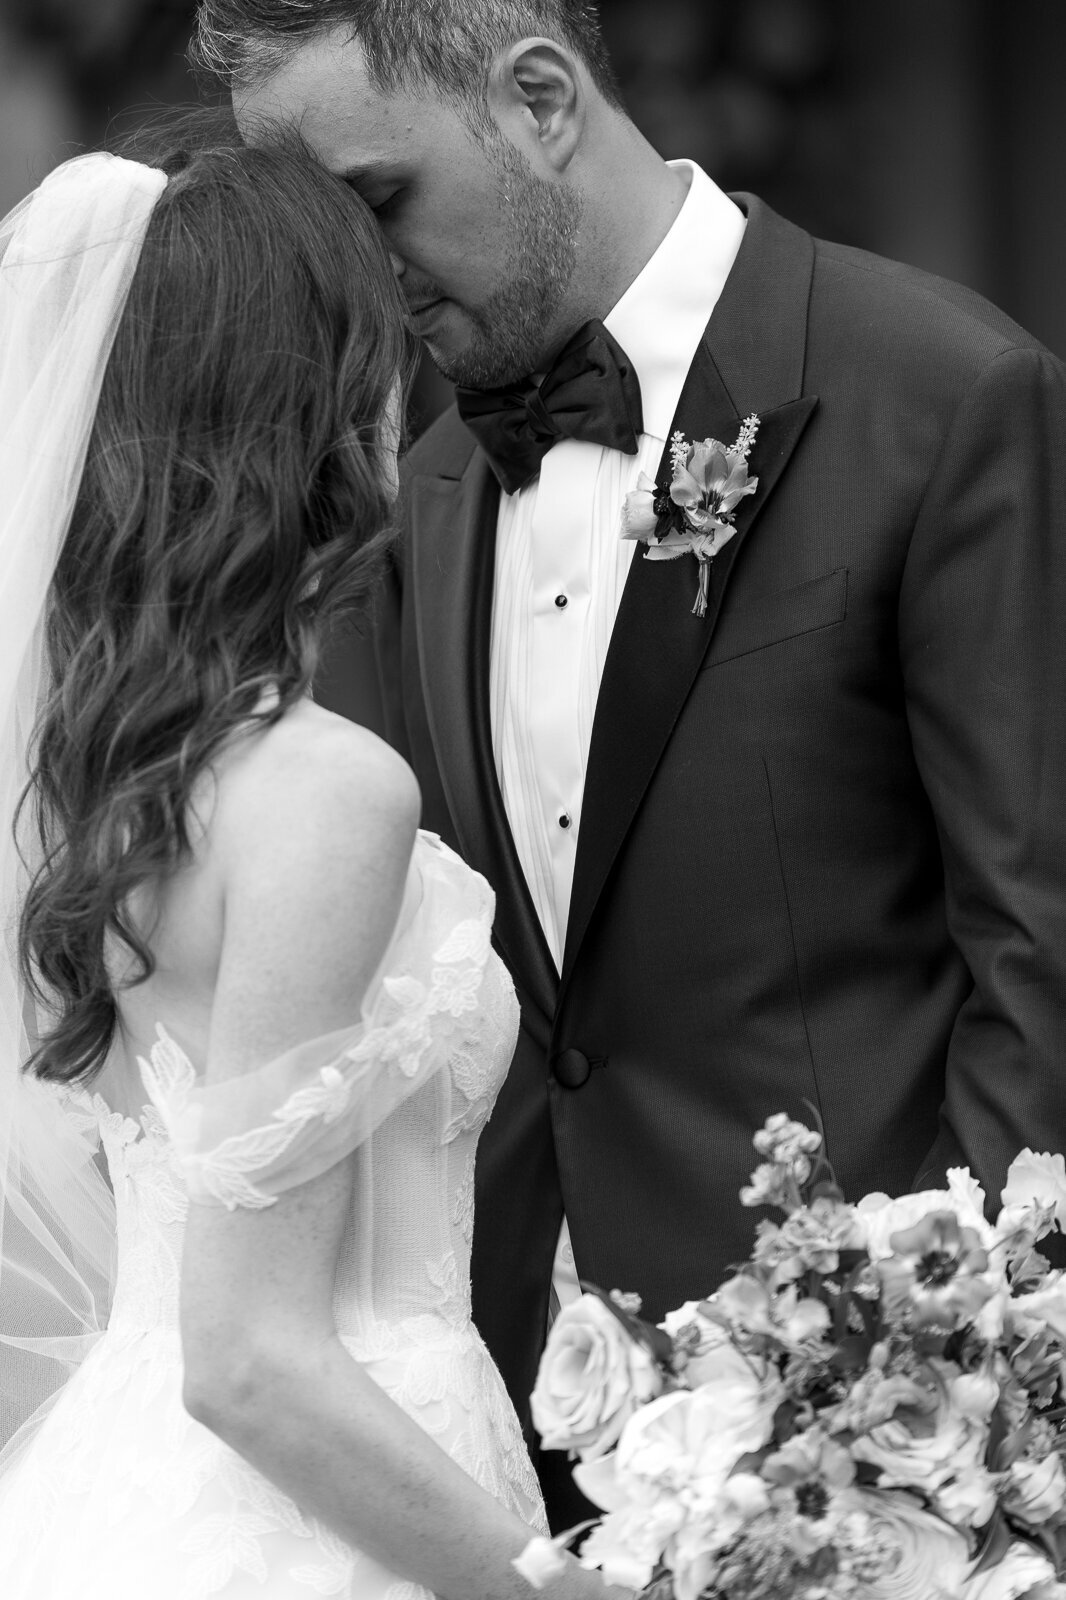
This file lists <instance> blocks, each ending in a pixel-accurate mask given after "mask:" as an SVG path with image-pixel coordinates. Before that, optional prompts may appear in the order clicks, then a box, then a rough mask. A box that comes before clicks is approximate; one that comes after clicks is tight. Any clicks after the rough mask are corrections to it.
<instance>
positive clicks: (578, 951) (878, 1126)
mask: <svg viewBox="0 0 1066 1600" xmlns="http://www.w3.org/2000/svg"><path fill="white" fill-rule="evenodd" d="M202 22H203V30H204V31H203V41H204V44H203V48H204V51H205V54H206V57H207V59H208V61H209V63H210V64H213V65H214V66H215V68H216V70H221V71H223V72H226V73H228V74H229V77H230V81H231V82H232V83H233V84H234V97H235V105H236V108H237V113H238V118H239V120H240V121H241V124H242V127H244V129H245V131H246V132H248V134H249V136H251V137H255V136H256V128H257V127H258V125H259V123H260V121H261V120H262V119H266V120H267V121H268V122H273V121H277V120H285V121H292V120H295V121H296V122H297V123H298V125H299V127H300V128H301V130H302V133H303V136H304V138H305V139H306V140H307V142H308V144H309V145H310V147H311V149H312V150H313V151H314V152H315V154H316V155H317V157H318V158H319V159H320V160H321V161H322V162H324V163H325V164H326V165H327V166H328V167H329V168H330V169H331V170H333V171H334V172H336V173H337V174H338V176H340V177H343V178H344V180H345V181H346V182H348V183H350V184H352V185H353V186H354V187H355V188H356V189H357V190H358V191H359V192H360V193H361V194H362V195H364V196H365V198H366V200H367V201H368V203H369V204H370V205H371V206H372V207H373V208H374V209H375V211H376V212H377V214H378V216H379V218H380V222H381V227H382V229H383V231H384V234H385V237H386V239H387V241H388V244H389V247H390V249H391V251H392V253H393V258H394V262H395V267H396V271H397V273H398V274H399V276H400V281H401V283H402V286H403V288H404V291H405V293H406V296H407V299H408V302H409V304H410V307H411V315H412V320H413V322H414V325H415V327H416V328H417V330H418V332H419V334H420V335H421V336H422V338H423V340H424V341H425V343H426V346H427V348H428V350H429V352H430V354H431V355H432V357H433V359H434V361H435V362H436V363H437V365H438V366H439V367H440V369H441V370H442V371H443V372H444V373H446V374H447V375H448V376H449V377H451V378H453V379H454V380H456V381H457V383H458V384H459V385H460V386H461V388H460V400H461V414H460V413H459V412H457V411H455V410H451V411H449V412H448V413H447V414H446V415H445V416H444V417H442V418H441V419H440V420H439V421H438V422H437V423H436V424H435V425H434V426H433V427H432V428H431V429H430V430H429V432H428V433H427V434H426V435H425V436H424V437H423V438H422V439H421V440H419V442H418V444H417V445H416V446H415V448H414V449H413V450H412V451H411V453H410V455H409V457H408V460H407V490H406V513H405V515H406V541H405V543H404V545H403V548H402V551H401V554H400V557H399V562H398V567H397V571H396V573H395V582H394V585H393V588H392V590H391V591H390V594H389V596H388V605H387V607H386V611H387V615H386V616H385V617H384V619H383V623H382V629H381V641H380V646H381V661H382V667H383V684H384V692H385V694H386V697H387V701H388V706H389V715H390V735H391V737H392V738H393V739H394V740H395V742H396V743H397V745H398V746H399V747H400V748H401V749H402V750H403V751H404V752H405V754H407V755H408V757H409V758H410V760H411V762H412V763H413V765H414V768H415V771H416V773H417V775H418V778H419V780H420V782H421V785H422V792H423V797H424V803H425V814H426V822H427V825H428V826H429V827H431V828H434V829H437V830H439V831H440V832H441V833H442V834H444V835H445V837H446V838H447V839H448V840H449V841H451V842H452V843H453V844H455V845H456V846H457V847H458V848H459V849H460V850H461V851H462V853H463V854H464V855H465V856H466V858H467V859H468V860H469V861H470V862H471V863H472V865H474V866H475V867H477V868H478V869H479V870H480V871H482V872H483V873H484V874H485V876H486V877H487V878H488V879H489V881H490V882H491V883H492V885H493V886H494V888H495V890H496V893H497V896H498V911H497V937H498V941H499V946H500V949H501V951H502V953H503V955H504V956H505V958H506V960H507V961H508V963H509V965H510V967H511V970H512V972H513V974H514V977H515V982H516V984H517V986H518V990H519V994H520V996H521V1000H522V1008H523V1028H522V1034H521V1038H520V1041H519V1045H518V1050H517V1053H516V1056H515V1059H514V1064H513V1067H512V1069H511V1072H510V1075H509V1078H508V1080H507V1083H506V1085H505V1087H504V1090H503V1092H502V1094H501V1097H500V1101H499V1104H498V1106H497V1109H496V1112H495V1115H494V1117H493V1119H492V1122H491V1123H490V1125H489V1128H488V1130H487V1132H486V1135H485V1138H484V1140H483V1145H482V1151H481V1157H480V1165H479V1191H478V1211H477V1227H476V1237H475V1311H476V1315H477V1319H478V1322H479V1324H480V1326H481V1328H482V1330H483V1332H484V1334H485V1336H486V1338H487V1340H488V1342H489V1345H490V1347H491V1349H492V1351H493V1354H494V1355H495V1357H496V1359H497V1360H498V1362H499V1364H500V1365H501V1367H502V1368H503V1371H504V1373H505V1375H506V1377H507V1380H508V1383H509V1385H510V1388H511V1391H512V1394H513V1396H514V1398H515V1401H516V1403H517V1405H518V1406H519V1408H520V1411H521V1412H522V1413H523V1414H525V1413H526V1397H527V1395H528V1393H529V1391H530V1389H531V1387H532V1384H533V1379H534V1373H535V1367H536V1361H537V1356H538V1351H539V1348H540V1345H541V1342H542V1338H543V1331H544V1327H545V1323H546V1320H547V1316H548V1313H549V1293H550V1284H551V1280H552V1274H553V1261H554V1265H555V1269H556V1283H557V1290H558V1292H559V1293H560V1294H561V1295H562V1296H563V1297H564V1298H565V1297H566V1295H567V1294H568V1293H571V1292H572V1289H573V1279H574V1271H575V1269H574V1267H572V1266H571V1265H570V1259H571V1256H572V1259H573V1261H574V1262H575V1263H576V1272H577V1273H578V1274H579V1275H580V1276H581V1277H582V1278H586V1279H590V1280H593V1281H594V1282H596V1283H598V1284H600V1285H602V1286H603V1287H604V1288H612V1287H616V1286H617V1287H619V1288H622V1289H627V1290H636V1291H639V1292H640V1293H641V1294H642V1295H643V1297H644V1302H645V1307H646V1310H647V1311H648V1312H650V1313H651V1314H652V1315H654V1316H659V1315H661V1314H662V1312H663V1311H664V1310H665V1309H666V1308H667V1307H669V1306H673V1305H676V1304H677V1303H679V1302H680V1301H682V1300H684V1299H686V1298H689V1297H692V1296H696V1295H699V1294H701V1293H704V1292H706V1291H708V1290H709V1289H710V1288H711V1287H713V1286H714V1284H715V1282H716V1281H717V1279H718V1277H719V1275H720V1274H721V1273H722V1271H723V1269H724V1268H725V1267H726V1266H727V1264H729V1263H730V1262H736V1261H738V1260H740V1259H742V1258H743V1257H744V1256H745V1255H746V1254H747V1252H748V1250H749V1248H750V1244H751V1238H752V1226H753V1221H754V1218H753V1216H752V1214H751V1213H748V1212H745V1211H743V1210H742V1209H741V1207H740V1205H739V1203H738V1198H737V1191H738V1189H739V1188H740V1186H741V1184H742V1183H744V1182H745V1181H746V1180H747V1177H748V1174H749V1172H750V1170H751V1167H752V1165H753V1157H752V1150H751V1142H750V1141H751V1135H752V1132H753V1130H754V1129H755V1128H756V1127H758V1126H759V1125H760V1124H761V1123H762V1121H763V1120H764V1119H765V1118H766V1117H767V1116H768V1115H769V1114H770V1113H772V1112H774V1111H778V1110H784V1111H788V1112H789V1113H790V1114H792V1115H793V1116H797V1117H799V1118H802V1119H804V1120H807V1121H809V1120H810V1118H811V1115H812V1111H811V1109H810V1108H811V1107H813V1108H815V1110H816V1113H817V1115H818V1117H819V1118H820V1119H821V1122H822V1124H823V1126H824V1129H825V1135H826V1141H827V1145H828V1153H829V1155H830V1157H831V1159H832V1160H833V1162H834V1164H835V1166H836V1169H837V1172H838V1174H839V1177H840V1179H841V1181H842V1183H843V1185H844V1187H845V1189H846V1190H847V1192H848V1193H849V1194H851V1195H852V1196H856V1197H857V1196H858V1195H860V1194H862V1193H864V1192H866V1191H868V1190H872V1189H884V1190H888V1191H901V1190H906V1189H907V1188H909V1187H911V1186H912V1185H913V1184H915V1183H916V1182H917V1181H919V1180H921V1181H924V1182H926V1183H929V1182H932V1181H934V1180H936V1179H938V1178H942V1176H943V1173H944V1170H945V1168H946V1167H947V1166H949V1165H952V1164H956V1163H963V1162H965V1163H968V1164H969V1165H970V1166H971V1168H972V1169H973V1170H974V1172H975V1173H976V1174H977V1176H978V1177H979V1178H980V1179H981V1181H982V1182H983V1183H984V1184H985V1186H986V1188H987V1189H988V1191H989V1192H990V1194H992V1195H996V1194H997V1193H998V1190H999V1188H1000V1186H1001V1184H1002V1182H1003V1179H1004V1174H1005V1170H1006V1166H1007V1162H1008V1160H1009V1159H1010V1157H1011V1156H1012V1155H1013V1154H1014V1153H1015V1152H1016V1151H1017V1150H1018V1149H1019V1147H1021V1146H1023V1145H1025V1144H1027V1143H1029V1144H1032V1145H1034V1146H1036V1147H1037V1148H1039V1149H1046V1148H1050V1149H1062V1148H1064V1147H1066V374H1064V369H1063V367H1062V365H1061V364H1060V363H1059V362H1058V361H1057V360H1056V359H1055V358H1054V357H1053V356H1051V355H1049V354H1048V352H1047V351H1045V350H1043V349H1041V347H1040V346H1039V345H1038V344H1036V342H1035V341H1034V340H1033V339H1031V338H1030V337H1029V336H1028V335H1027V334H1026V333H1024V332H1023V331H1022V330H1021V329H1020V328H1018V327H1016V326H1015V325H1014V324H1013V323H1012V322H1010V321H1009V320H1008V319H1007V318H1006V317H1005V316H1003V315H1001V314H1000V313H999V312H998V311H997V310H995V309H994V308H993V307H992V306H990V305H988V304H987V303H986V302H984V301H983V300H981V299H979V298H978V297H977V296H976V295H974V294H971V293H970V292H969V291H968V290H966V289H963V288H960V287H958V286H956V285H953V284H949V283H945V282H942V281H940V280H938V279H934V278H931V277H928V276H926V275H924V274H922V273H919V272H917V271H912V270H910V269H909V268H906V267H901V266H897V265H894V264H892V263H889V262H886V261H882V260H879V259H877V258H875V257H872V256H869V255H865V254H863V253H862V252H860V251H856V250H851V249H845V248H842V247H839V246H836V245H830V244H825V243H822V242H820V241H817V240H813V239H811V238H810V237H809V236H808V235H807V234H806V233H804V232H803V231H802V230H801V229H799V228H796V227H794V226H792V224H790V223H788V222H786V221H784V220H783V219H782V218H780V217H778V216H775V215H774V213H773V212H772V211H770V210H769V209H768V208H767V207H766V206H764V205H763V204H761V203H760V202H759V201H758V200H757V199H755V198H753V197H752V196H750V195H738V196H735V197H733V198H729V197H727V196H726V195H724V194H723V193H722V192H721V191H720V190H719V189H718V188H716V186H715V185H714V184H713V183H712V182H711V180H710V179H709V178H708V177H706V176H705V175H704V174H703V173H702V172H700V171H699V170H698V169H697V168H695V167H693V166H692V165H690V164H688V163H685V162H677V163H673V164H670V165H667V164H665V163H664V162H663V161H661V160H660V158H659V157H658V156H657V155H656V153H655V152H654V151H653V150H652V149H651V148H650V146H649V145H648V144H647V143H646V142H645V141H644V139H643V138H642V136H641V135H640V133H639V132H638V131H637V129H636V128H635V127H634V126H633V124H632V123H631V122H630V121H629V120H628V119H627V117H626V115H625V112H624V111H623V110H622V108H621V106H620V104H619V101H618V96H617V91H616V87H615V84H614V80H613V78H612V76H611V71H610V67H609V65H608V63H607V61H606V60H605V58H604V55H603V51H602V46H601V43H600V39H599V36H598V33H597V28H596V23H595V20H594V16H593V11H592V7H590V6H588V5H584V4H578V3H576V0H454V3H446V0H444V3H440V4H437V5H435V6H434V7H432V8H430V7H426V6H424V5H422V4H420V3H419V0H376V3H375V0H300V3H299V4H293V3H292V0H285V3H282V0H255V3H254V4H252V3H251V0H205V4H204V5H203V8H202ZM530 374H536V375H537V379H536V380H535V381H536V382H539V389H537V388H536V387H534V380H531V379H530V377H529V375H530ZM749 417H753V418H756V419H757V424H755V423H753V424H752V430H751V431H754V442H753V444H752V446H751V449H750V454H749V456H748V458H747V462H746V467H745V468H744V469H743V470H742V471H741V475H740V477H739V478H738V479H737V482H738V483H740V482H741V480H742V479H743V477H744V476H745V474H746V475H748V476H750V477H751V478H752V479H754V480H757V482H756V484H755V488H754V492H753V493H749V494H747V495H745V496H744V497H743V498H741V499H740V500H739V503H738V505H737V507H736V510H735V513H734V521H733V522H732V524H731V523H730V522H729V521H728V520H723V519H722V518H719V521H720V522H721V523H722V526H721V528H720V529H719V530H718V534H717V536H716V541H715V542H716V543H717V544H720V546H721V548H720V550H719V552H718V553H717V554H716V555H715V556H714V559H713V562H712V563H711V565H710V567H709V568H704V567H703V566H701V564H700V562H699V560H698V559H697V556H696V555H694V554H692V553H691V552H689V551H684V552H683V553H682V554H680V555H679V556H678V557H677V559H674V560H649V559H646V558H645V549H646V546H644V545H639V544H638V545H635V544H634V543H633V542H632V541H623V540H622V539H621V538H620V533H621V530H622V512H623V506H624V504H625V503H626V500H627V496H628V495H630V494H631V493H632V492H633V491H635V490H637V489H638V488H639V486H640V484H641V483H642V482H643V483H644V484H645V485H646V484H647V481H648V480H650V479H654V480H656V481H657V483H658V485H659V487H658V488H657V489H656V490H655V493H654V497H653V496H649V495H647V494H645V496H644V498H643V499H642V500H641V499H639V498H638V500H637V501H630V502H629V505H630V508H631V510H632V509H633V508H634V507H636V508H637V509H638V510H640V511H642V512H643V513H644V514H645V520H644V522H643V523H642V524H641V526H642V527H643V528H644V530H645V533H646V536H647V537H649V538H652V539H654V534H653V533H652V532H651V529H653V528H654V526H655V517H656V514H657V513H666V512H668V511H669V509H670V507H671V505H672V502H671V501H670V500H669V498H668V496H666V495H665V490H666V489H667V488H668V487H669V485H670V482H671V478H672V454H671V451H672V446H671V441H672V440H674V439H675V438H676V436H677V435H678V434H680V435H681V436H682V440H681V447H682V448H683V450H684V453H687V444H689V443H691V442H693V441H699V440H703V439H706V438H708V437H713V438H716V439H717V440H719V441H721V442H722V444H723V445H725V446H726V447H730V448H731V447H732V446H734V445H735V444H736V443H737V441H738V439H739V438H740V437H741V430H742V424H743V422H744V419H746V418H749ZM464 418H465V420H464ZM641 473H644V474H646V475H647V477H646V478H645V479H643V480H642V479H641V478H640V474H641ZM649 508H650V510H649ZM649 516H650V522H649V520H648V517H649ZM664 527H665V523H661V524H660V531H662V529H663V528H664ZM652 548H654V545H653V546H652ZM704 577H706V578H708V579H709V583H708V584H707V593H706V600H707V604H706V614H705V615H703V616H700V615H697V614H695V613H694V609H693V607H694V602H695V600H696V595H697V592H698V590H699V588H700V585H701V579H703V578H704ZM564 1217H565V1227H564V1226H563V1224H564ZM561 1228H562V1230H563V1231H562V1233H561V1232H560V1230H561ZM560 1465H561V1464H560ZM552 1470H553V1469H552V1465H551V1463H550V1462H545V1474H546V1482H548V1488H549V1494H550V1496H552V1497H555V1490H554V1488H553V1486H552V1483H551V1482H550V1481H549V1480H550V1479H551V1476H552ZM563 1475H564V1474H562V1473H560V1474H559V1476H560V1477H562V1476H563ZM555 1510H556V1515H557V1517H559V1518H561V1517H564V1516H565V1514H566V1507H565V1505H564V1504H563V1500H562V1497H561V1494H560V1495H559V1496H558V1497H555Z"/></svg>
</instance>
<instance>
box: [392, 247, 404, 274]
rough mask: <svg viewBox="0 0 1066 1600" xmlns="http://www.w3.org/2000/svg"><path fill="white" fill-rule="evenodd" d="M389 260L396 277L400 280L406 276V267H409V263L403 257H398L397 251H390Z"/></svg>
mask: <svg viewBox="0 0 1066 1600" xmlns="http://www.w3.org/2000/svg"><path fill="white" fill-rule="evenodd" d="M389 260H390V261H391V262H392V270H393V272H395V274H396V276H397V277H398V278H402V277H403V275H404V271H405V269H406V266H407V263H406V262H405V261H404V259H403V257H402V256H398V255H397V254H396V252H395V250H390V251H389Z"/></svg>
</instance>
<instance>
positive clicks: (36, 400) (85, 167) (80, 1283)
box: [0, 154, 167, 1464]
mask: <svg viewBox="0 0 1066 1600" xmlns="http://www.w3.org/2000/svg"><path fill="white" fill-rule="evenodd" d="M166 182H167V180H166V176H165V174H164V173H162V172H159V171H157V170H155V169H154V168H150V167H146V166H142V165H141V164H139V163H137V162H132V161H125V160H122V159H120V158H118V157H114V156H110V155H102V154H95V155H87V156H81V157H78V158H76V159H74V160H72V161H68V162H66V163H65V164H64V165H63V166H61V167H59V168H58V169H57V170H56V171H55V172H53V173H52V175H51V176H50V177H49V178H47V179H46V180H45V181H44V183H42V184H41V185H40V187H39V188H38V189H37V190H35V191H34V193H33V194H32V195H30V197H29V198H28V199H27V200H25V201H23V202H22V203H21V205H19V206H17V207H16V208H15V210H14V211H13V212H11V213H10V214H9V215H8V216H7V217H6V218H4V220H3V221H2V222H0V1444H4V1442H5V1441H7V1442H6V1447H5V1449H4V1451H3V1453H2V1454H0V1462H3V1463H4V1464H6V1463H7V1462H8V1461H9V1460H10V1459H11V1457H12V1456H13V1455H14V1453H16V1452H17V1451H19V1450H20V1449H21V1447H22V1446H23V1445H24V1444H25V1443H26V1442H27V1440H28V1437H29V1435H30V1432H31V1431H32V1430H33V1428H34V1426H35V1423H36V1421H37V1420H38V1419H39V1416H40V1414H41V1413H40V1411H39V1408H40V1407H41V1406H42V1405H43V1404H46V1403H47V1401H48V1400H49V1398H50V1396H52V1395H53V1394H54V1393H56V1392H57V1391H58V1390H59V1389H60V1388H61V1387H62V1385H63V1383H64V1382H65V1381H66V1379H67V1377H68V1376H69V1375H70V1373H71V1371H72V1370H73V1369H74V1367H75V1366H77V1364H78V1363H79V1362H80V1360H81V1359H82V1358H83V1357H84V1355H85V1354H86V1353H87V1351H88V1349H89V1348H90V1347H91V1345H92V1343H93V1341H94V1340H95V1338H96V1337H97V1336H98V1335H99V1333H100V1332H101V1330H102V1328H103V1327H104V1326H105V1324H106V1318H107V1310H108V1304H109V1300H110V1293H111V1281H112V1273H113V1257H114V1249H115V1215H114V1202H113V1199H112V1196H111V1192H110V1189H109V1188H108V1185H107V1182H106V1181H105V1179H104V1177H103V1174H102V1171H101V1169H100V1168H99V1167H98V1166H97V1165H96V1162H95V1159H94V1157H95V1151H96V1139H95V1129H93V1130H91V1132H92V1135H93V1136H90V1128H89V1125H88V1121H87V1122H86V1126H85V1128H84V1130H82V1129H80V1128H79V1126H78V1123H77V1121H76V1119H73V1118H71V1117H70V1115H69V1114H61V1113H60V1101H59V1097H58V1095H57V1093H56V1090H55V1089H54V1088H53V1087H52V1086H49V1085H48V1084H45V1083H41V1082H40V1081H39V1080H38V1079H37V1078H35V1077H34V1076H32V1075H28V1074H27V1073H25V1071H24V1070H23V1068H24V1065H25V1063H26V1061H27V1060H28V1058H29V1056H30V1055H31V1054H32V1052H33V1049H34V1045H35V1041H36V1037H37V1020H36V1007H35V1004H34V1000H33V997H32V995H31V993H30V992H29V990H28V988H27V985H26V984H25V983H24V981H23V980H22V978H21V976H20V973H19V965H18V959H17V955H18V949H17V946H18V916H19V905H20V899H21V896H22V894H23V893H24V892H25V887H26V885H27V883H28V881H29V878H30V875H31V874H32V871H33V866H34V861H35V860H38V859H39V855H40V845H39V842H38V841H37V840H36V839H35V838H34V836H33V829H32V825H31V820H30V819H31V811H32V808H30V807H26V808H24V811H23V821H22V823H21V824H20V827H19V837H18V838H16V835H15V828H14V818H15V814H16V810H17V807H18V802H19V797H20V795H21V794H22V792H23V790H24V788H25V785H26V782H27V779H28V776H29V771H30V765H31V760H32V739H33V731H34V726H35V723H36V720H37V715H38V711H39V708H40V705H41V703H42V698H43V694H44V692H45V690H46V687H47V668H46V662H45V649H44V644H45V616H46V605H47V599H48V591H49V586H50V583H51V580H52V575H53V572H54V570H55V567H56V563H57V560H58V558H59V553H60V550H61V548H62V545H63V541H64V539H65V537H66V533H67V530H68V528H69V526H70V521H71V516H72V513H73V510H74V505H75V501H76V497H77V493H78V486H79V483H80V480H81V476H82V471H83V468H84V465H85V459H86V454H87V450H88V444H89V438H90V434H91V432H92V427H93V421H94V417H95V413H96V407H97V402H98V399H99V395H100V388H101V384H102V382H103V377H104V372H105V369H106V366H107V361H108V357H109V355H110V352H111V348H112V344H113V342H114V337H115V333H116V330H117V328H118V324H119V321H120V319H121V316H122V313H123V310H124V307H125V305H126V300H127V296H128V293H129V287H130V283H131V280H132V278H133V274H134V272H135V270H136V267H137V262H138V260H139V257H140V253H141V248H142V246H143V243H144V238H145V233H146V230H147V227H148V223H149V219H150V217H151V214H152V210H153V207H154V206H155V203H156V201H157V200H158V198H159V196H160V194H161V193H162V191H163V189H164V187H165V186H166ZM28 1419H29V1420H28Z"/></svg>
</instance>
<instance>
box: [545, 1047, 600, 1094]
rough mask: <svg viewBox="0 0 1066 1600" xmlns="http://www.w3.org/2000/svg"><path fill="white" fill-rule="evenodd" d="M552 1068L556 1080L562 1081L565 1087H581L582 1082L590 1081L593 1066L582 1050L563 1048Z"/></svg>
mask: <svg viewBox="0 0 1066 1600" xmlns="http://www.w3.org/2000/svg"><path fill="white" fill-rule="evenodd" d="M552 1070H553V1071H554V1073H555V1079H556V1082H557V1083H561V1084H562V1086H563V1088H564V1089H580V1088H581V1086H582V1084H585V1083H587V1082H588V1080H589V1073H590V1072H591V1071H592V1068H591V1067H590V1066H589V1062H588V1057H587V1056H585V1055H582V1053H581V1051H580V1050H562V1051H560V1053H559V1054H558V1055H557V1056H556V1058H555V1065H554V1067H553V1069H552Z"/></svg>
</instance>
